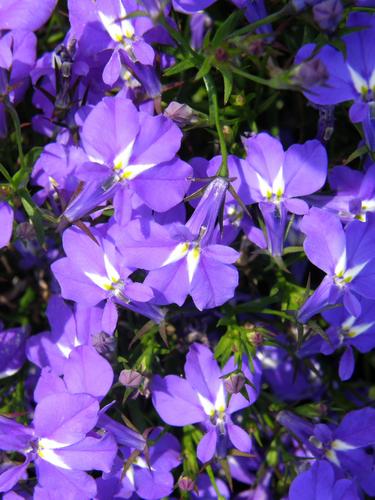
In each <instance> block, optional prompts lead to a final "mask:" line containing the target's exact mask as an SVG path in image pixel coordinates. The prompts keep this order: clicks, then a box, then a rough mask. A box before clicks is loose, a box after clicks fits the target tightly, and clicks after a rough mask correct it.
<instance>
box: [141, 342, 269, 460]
mask: <svg viewBox="0 0 375 500" xmlns="http://www.w3.org/2000/svg"><path fill="white" fill-rule="evenodd" d="M233 367H234V362H233V359H231V360H230V362H229V363H228V364H227V365H226V366H225V367H224V368H223V370H220V368H219V366H218V364H217V362H216V360H215V359H214V356H213V353H212V352H211V351H210V349H209V348H208V347H206V346H204V345H200V344H193V345H192V346H191V347H190V349H189V352H188V354H187V356H186V363H185V376H186V378H181V377H178V376H176V375H167V376H166V377H164V378H162V377H159V376H158V375H156V376H154V378H153V380H152V384H151V392H152V402H153V404H154V406H155V408H156V411H157V412H158V413H159V415H160V416H161V418H162V419H163V420H164V421H165V422H166V423H167V424H169V425H173V426H181V427H182V426H185V425H191V424H197V423H200V424H201V425H202V426H203V427H204V429H205V431H206V433H205V435H204V436H203V438H202V439H201V441H200V442H199V444H198V448H197V456H198V458H199V460H200V461H201V462H203V463H206V462H209V461H210V460H211V459H212V458H213V456H214V455H218V456H219V457H221V458H225V457H226V455H227V450H228V448H230V447H232V446H233V447H234V448H237V449H238V450H240V451H242V452H249V451H250V449H251V439H250V437H249V435H248V434H247V433H246V432H245V431H244V430H243V429H241V427H239V426H237V425H235V424H233V422H232V420H231V417H230V416H231V415H232V413H235V412H237V411H239V410H242V409H243V408H246V407H247V406H249V405H250V404H252V403H253V402H254V401H255V399H256V397H257V391H254V392H252V393H251V394H249V399H250V400H247V399H246V398H245V397H244V396H243V395H242V394H240V393H238V394H232V396H231V398H230V400H229V402H228V398H227V394H226V390H225V386H224V381H223V380H222V378H221V377H222V376H223V375H225V374H227V373H229V372H231V371H233ZM242 367H243V370H244V373H245V375H246V377H247V378H248V379H249V380H250V381H252V380H254V377H253V376H252V374H251V373H250V370H249V368H248V361H247V359H246V358H244V359H243V364H242ZM258 389H259V387H258Z"/></svg>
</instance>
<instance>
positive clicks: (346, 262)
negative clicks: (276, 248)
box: [298, 207, 375, 323]
mask: <svg viewBox="0 0 375 500" xmlns="http://www.w3.org/2000/svg"><path fill="white" fill-rule="evenodd" d="M374 224H375V219H374V218H372V217H371V219H370V218H369V220H368V222H360V221H358V220H355V221H353V222H351V223H350V224H348V225H347V226H346V228H345V230H344V228H343V227H342V225H341V222H340V219H339V218H338V217H337V216H335V215H334V214H332V213H330V212H328V211H325V210H322V209H320V208H315V207H314V208H312V209H310V212H309V214H308V215H305V217H304V218H303V219H302V222H301V224H300V229H301V231H302V232H303V233H305V234H306V239H305V241H304V245H303V246H304V249H305V252H306V255H307V257H308V258H309V260H310V261H311V262H312V263H313V264H314V265H316V266H317V267H319V268H320V269H322V270H323V271H324V272H325V273H326V274H327V275H326V277H325V278H324V279H323V281H322V282H321V284H320V285H319V287H318V288H317V289H316V290H315V292H314V293H313V295H312V296H311V297H309V298H308V299H307V301H306V302H305V303H304V304H303V306H302V307H301V309H300V310H299V313H298V318H299V321H301V322H303V323H304V322H306V321H307V320H308V319H309V318H311V316H313V315H314V314H317V313H319V312H320V311H321V310H322V309H323V308H325V307H327V306H329V305H332V304H340V303H341V301H343V305H344V307H345V309H346V310H347V311H348V312H349V313H350V314H352V315H353V316H358V315H359V314H360V313H361V304H360V302H359V299H358V296H360V297H365V298H368V299H375V293H374V290H375V288H374V286H375V283H374V280H375V261H374V256H375V255H374V250H375V230H374Z"/></svg>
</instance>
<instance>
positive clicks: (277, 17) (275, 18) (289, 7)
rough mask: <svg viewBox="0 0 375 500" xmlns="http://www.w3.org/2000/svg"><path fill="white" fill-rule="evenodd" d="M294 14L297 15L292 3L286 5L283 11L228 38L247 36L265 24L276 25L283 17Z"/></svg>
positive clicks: (245, 27) (249, 25)
mask: <svg viewBox="0 0 375 500" xmlns="http://www.w3.org/2000/svg"><path fill="white" fill-rule="evenodd" d="M293 13H295V9H294V7H293V5H292V3H291V2H289V3H288V4H287V5H285V6H284V7H283V8H282V9H280V10H278V11H277V12H274V13H273V14H270V15H269V16H266V17H264V18H263V19H259V20H258V21H255V22H254V23H251V24H248V25H247V26H244V27H243V28H240V29H238V30H236V31H234V32H233V33H232V34H231V35H229V37H228V38H235V37H238V36H243V35H247V34H248V33H252V32H253V31H255V30H256V29H257V28H260V27H261V26H264V25H265V24H271V23H274V22H276V21H279V20H280V19H282V18H283V17H285V16H288V15H290V14H293Z"/></svg>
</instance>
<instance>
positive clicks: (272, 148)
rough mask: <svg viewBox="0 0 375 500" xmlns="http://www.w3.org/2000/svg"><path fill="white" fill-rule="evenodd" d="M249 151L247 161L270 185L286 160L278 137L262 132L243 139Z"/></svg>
mask: <svg viewBox="0 0 375 500" xmlns="http://www.w3.org/2000/svg"><path fill="white" fill-rule="evenodd" d="M243 143H244V146H245V149H246V151H247V157H246V161H247V163H248V164H249V165H250V166H251V168H252V169H254V170H255V171H256V172H257V173H258V174H259V175H260V177H262V178H263V179H264V180H265V181H266V182H267V183H268V185H269V186H272V184H273V181H274V179H275V178H276V177H277V174H278V173H279V170H280V167H281V166H282V164H283V162H284V150H283V147H282V145H281V143H280V141H279V140H278V139H275V138H274V137H272V136H271V135H269V134H266V133H264V132H262V133H261V134H257V135H255V136H254V137H251V138H250V139H245V140H244V141H243Z"/></svg>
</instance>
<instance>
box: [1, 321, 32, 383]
mask: <svg viewBox="0 0 375 500" xmlns="http://www.w3.org/2000/svg"><path fill="white" fill-rule="evenodd" d="M25 341H26V331H25V330H24V329H23V328H14V329H12V330H4V331H2V332H0V379H1V378H4V377H10V376H11V375H14V374H15V373H16V372H17V371H18V370H19V369H20V368H21V367H22V365H23V364H24V362H25Z"/></svg>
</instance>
